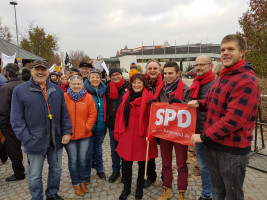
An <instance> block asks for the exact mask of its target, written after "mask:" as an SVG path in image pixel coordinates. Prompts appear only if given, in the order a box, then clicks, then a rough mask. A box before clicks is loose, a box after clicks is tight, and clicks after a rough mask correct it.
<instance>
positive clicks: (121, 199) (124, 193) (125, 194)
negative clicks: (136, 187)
mask: <svg viewBox="0 0 267 200" xmlns="http://www.w3.org/2000/svg"><path fill="white" fill-rule="evenodd" d="M129 194H131V190H124V189H123V190H122V193H121V195H120V197H119V200H126V199H127V197H128V196H129Z"/></svg>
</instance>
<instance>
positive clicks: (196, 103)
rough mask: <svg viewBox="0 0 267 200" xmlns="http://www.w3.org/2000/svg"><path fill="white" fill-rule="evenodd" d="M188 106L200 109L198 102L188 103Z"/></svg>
mask: <svg viewBox="0 0 267 200" xmlns="http://www.w3.org/2000/svg"><path fill="white" fill-rule="evenodd" d="M187 105H188V106H190V107H193V108H198V107H199V104H198V101H197V100H192V101H189V102H188V103H187Z"/></svg>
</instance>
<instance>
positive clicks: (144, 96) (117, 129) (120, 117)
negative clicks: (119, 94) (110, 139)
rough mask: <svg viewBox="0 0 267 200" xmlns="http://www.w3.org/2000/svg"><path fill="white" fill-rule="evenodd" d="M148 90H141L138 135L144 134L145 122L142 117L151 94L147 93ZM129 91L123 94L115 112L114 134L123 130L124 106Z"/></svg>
mask: <svg viewBox="0 0 267 200" xmlns="http://www.w3.org/2000/svg"><path fill="white" fill-rule="evenodd" d="M149 92H150V91H148V90H147V89H144V90H143V92H142V95H141V96H142V100H141V107H140V118H139V134H140V135H139V136H145V135H146V133H145V123H143V119H144V116H145V111H146V108H147V103H148V101H149V99H151V95H149ZM129 96H130V91H128V92H127V93H126V94H125V95H123V99H122V102H121V105H120V107H119V109H118V111H117V114H116V123H115V129H114V133H115V134H122V133H124V132H125V122H124V116H123V115H124V108H125V104H126V101H127V100H128V99H129Z"/></svg>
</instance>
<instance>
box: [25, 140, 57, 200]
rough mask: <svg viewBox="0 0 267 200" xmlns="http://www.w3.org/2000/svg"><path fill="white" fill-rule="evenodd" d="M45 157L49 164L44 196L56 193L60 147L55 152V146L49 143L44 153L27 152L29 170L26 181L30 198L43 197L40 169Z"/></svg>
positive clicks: (37, 199) (37, 198)
mask: <svg viewBox="0 0 267 200" xmlns="http://www.w3.org/2000/svg"><path fill="white" fill-rule="evenodd" d="M45 157H47V162H48V164H49V169H48V178H47V189H46V191H45V194H46V197H50V196H52V195H54V194H57V193H58V190H59V185H60V177H61V171H62V170H61V165H62V148H61V149H59V150H58V151H57V152H55V148H54V147H53V146H52V145H50V146H49V147H48V149H47V153H46V155H41V154H27V158H28V163H29V170H28V181H29V190H30V193H31V195H32V200H39V199H40V200H41V199H43V182H42V171H43V165H44V160H45Z"/></svg>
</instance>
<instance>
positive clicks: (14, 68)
mask: <svg viewBox="0 0 267 200" xmlns="http://www.w3.org/2000/svg"><path fill="white" fill-rule="evenodd" d="M5 70H6V75H7V76H9V77H17V76H18V75H19V66H18V65H17V64H16V63H8V64H7V65H6V67H5Z"/></svg>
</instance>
